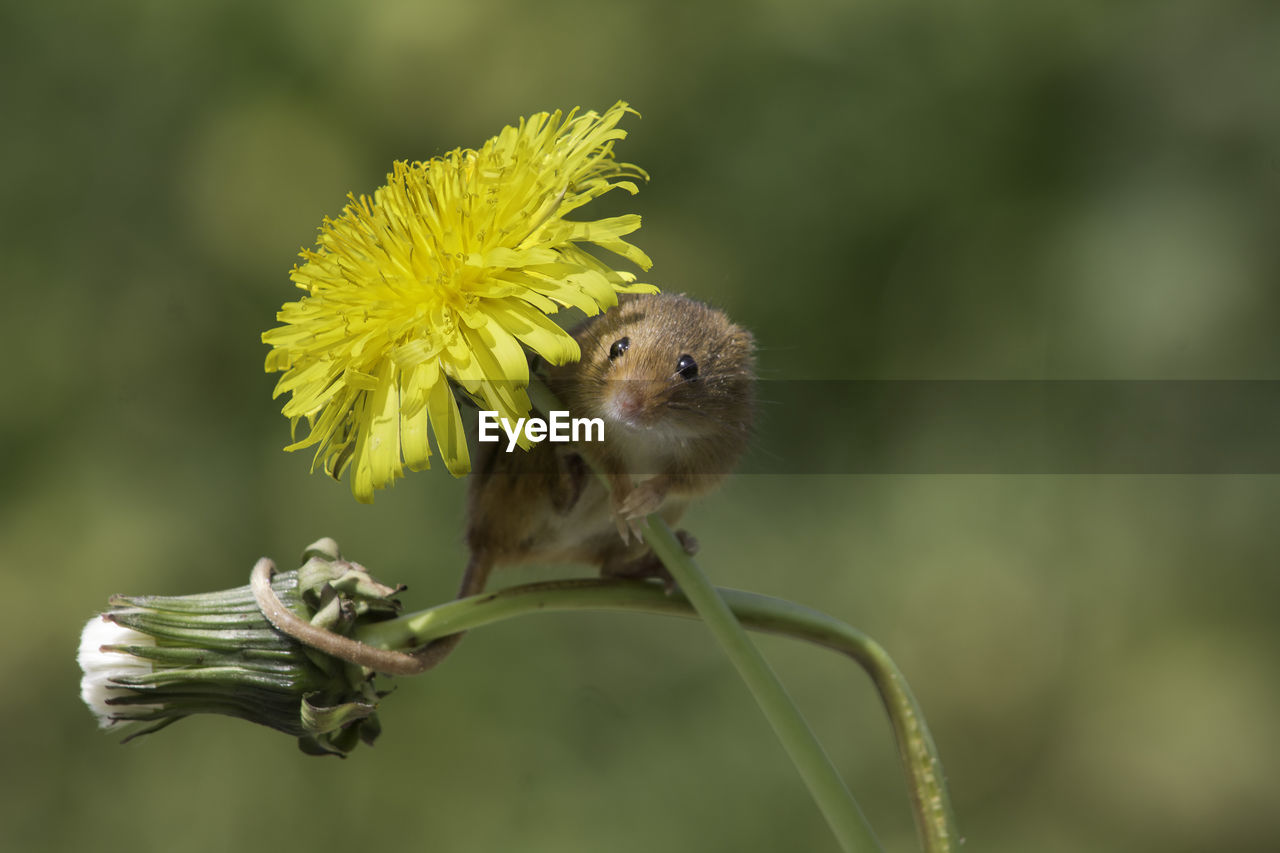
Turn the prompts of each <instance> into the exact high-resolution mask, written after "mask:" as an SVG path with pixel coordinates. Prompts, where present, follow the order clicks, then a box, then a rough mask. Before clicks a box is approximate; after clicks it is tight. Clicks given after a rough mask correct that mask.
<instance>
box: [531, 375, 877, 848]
mask: <svg viewBox="0 0 1280 853" xmlns="http://www.w3.org/2000/svg"><path fill="white" fill-rule="evenodd" d="M528 390H529V397H530V399H531V400H532V401H533V403H534V405H535V406H537V407H538V408H540V409H541V410H542V411H551V410H554V409H562V408H564V407H563V406H562V405H561V404H560V402H559V400H557V399H556V397H555V394H553V393H552V391H551V389H550V388H548V387H547V386H546V384H545V383H543V382H538V381H535V382H531V383H530V384H529V389H528ZM584 458H586V457H584ZM589 461H590V460H588V462H589ZM596 475H597V476H599V477H600V478H601V480H602V481H603V482H604V483H605V488H606V489H607V488H609V482H608V478H607V477H605V476H603V472H601V471H596ZM639 528H640V533H641V535H642V536H643V537H644V541H645V544H647V545H648V546H649V547H650V549H652V550H653V553H654V554H656V555H657V557H658V559H660V560H661V561H662V563H663V565H664V566H666V568H667V571H669V572H670V573H671V577H672V578H674V579H675V582H676V583H677V584H679V586H680V589H681V591H683V593H684V594H685V595H686V596H687V597H688V599H689V604H691V605H692V606H693V609H694V610H695V611H696V612H697V614H698V615H699V616H701V617H702V621H703V622H705V623H706V625H707V628H709V629H710V630H711V634H712V636H713V637H715V639H716V642H718V643H719V644H720V648H722V649H723V650H724V653H725V655H726V656H728V658H729V661H730V662H731V663H732V664H733V666H734V668H735V669H737V670H738V675H739V676H741V677H742V680H743V681H744V682H745V683H746V685H747V689H748V690H750V691H751V695H752V696H753V697H754V698H755V700H756V704H757V705H759V706H760V710H761V711H762V712H763V713H764V715H765V718H766V719H767V720H768V721H769V725H770V726H772V727H773V731H774V734H776V735H777V736H778V740H779V741H781V742H782V747H783V749H785V750H786V751H787V756H788V757H789V758H790V759H791V763H792V764H794V765H795V767H796V770H797V771H799V773H800V776H801V778H802V779H803V780H804V783H805V785H806V786H807V787H808V788H809V793H810V795H811V796H812V797H813V799H814V802H816V803H817V804H818V808H819V809H820V810H821V811H822V815H823V817H825V818H826V820H827V825H828V826H830V827H831V831H832V832H833V833H834V834H835V836H836V839H837V840H838V841H839V843H840V847H841V848H842V849H843V850H844V851H845V853H857V852H858V851H870V850H880V849H881V847H880V842H879V841H877V840H876V837H875V834H874V833H873V832H872V831H871V825H870V824H869V823H867V819H866V817H865V816H864V815H863V814H862V810H861V809H860V808H858V801H857V800H855V799H854V798H853V794H851V793H850V792H849V788H848V787H847V786H846V785H845V784H844V780H843V779H841V778H840V774H839V773H838V772H837V771H836V768H835V765H833V764H832V763H831V759H830V758H829V757H828V756H827V754H826V752H825V751H824V750H823V748H822V744H821V743H819V742H818V739H817V737H815V736H814V734H813V730H812V729H810V728H809V724H808V723H807V722H806V721H805V719H804V716H803V715H801V713H800V709H798V708H797V707H796V705H795V703H794V702H792V701H791V697H790V696H788V695H787V691H786V688H784V687H783V686H782V682H781V681H779V680H778V676H777V675H775V674H774V672H773V669H772V668H770V666H769V663H768V661H766V660H765V659H764V656H763V655H761V654H760V650H759V649H757V648H756V647H755V645H754V644H753V643H752V642H751V638H750V637H748V636H747V632H746V631H744V630H743V628H742V626H741V625H740V624H738V620H737V618H736V617H735V616H734V615H733V611H732V610H730V609H729V607H728V605H726V604H725V602H724V600H723V599H722V598H721V597H720V595H719V593H718V592H717V590H716V588H715V587H714V586H712V584H711V581H710V580H708V579H707V576H706V575H705V574H703V573H702V570H701V569H700V568H698V564H697V563H695V562H694V561H693V558H691V557H690V556H689V555H688V554H686V553H685V551H684V548H683V547H682V546H681V545H680V543H679V542H678V541H677V540H676V538H675V535H674V534H673V533H672V532H671V529H670V528H669V527H667V523H666V522H665V521H663V520H662V519H661V518H659V517H657V516H656V515H651V516H649V517H648V518H646V519H644V520H643V521H642V522H640V524H639Z"/></svg>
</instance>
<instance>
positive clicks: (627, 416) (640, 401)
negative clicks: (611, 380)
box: [609, 380, 652, 426]
mask: <svg viewBox="0 0 1280 853" xmlns="http://www.w3.org/2000/svg"><path fill="white" fill-rule="evenodd" d="M651 393H652V391H651V390H650V389H648V388H647V387H646V384H645V383H644V382H637V381H634V380H633V381H620V382H618V383H616V387H615V388H614V389H613V394H612V399H611V400H610V405H609V409H610V412H609V413H610V414H611V415H612V416H613V417H614V418H615V419H616V420H619V421H622V422H623V423H625V424H629V425H630V426H644V425H645V413H646V411H647V410H648V406H649V403H648V398H649V396H650V394H651Z"/></svg>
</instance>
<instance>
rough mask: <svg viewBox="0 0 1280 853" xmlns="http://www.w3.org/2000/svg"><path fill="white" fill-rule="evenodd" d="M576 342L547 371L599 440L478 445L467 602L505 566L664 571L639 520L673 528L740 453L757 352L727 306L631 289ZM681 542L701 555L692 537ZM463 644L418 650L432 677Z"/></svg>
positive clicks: (453, 638) (610, 572)
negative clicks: (594, 425)
mask: <svg viewBox="0 0 1280 853" xmlns="http://www.w3.org/2000/svg"><path fill="white" fill-rule="evenodd" d="M572 334H573V337H574V339H575V340H576V341H577V342H578V345H579V346H580V347H581V350H582V356H581V359H580V360H579V361H577V362H574V363H571V364H565V365H562V366H558V367H549V368H545V369H544V371H543V373H544V377H545V380H546V383H547V385H548V387H549V388H550V389H551V390H552V391H553V392H555V394H556V396H557V397H559V399H560V401H561V402H562V403H564V404H565V407H566V408H567V409H568V410H569V412H570V414H571V415H572V416H573V417H588V418H600V419H601V420H602V421H603V423H604V429H603V440H602V441H596V442H586V441H580V442H578V443H577V444H556V443H552V442H542V443H538V444H533V445H532V446H531V448H530V449H529V450H528V451H524V452H522V451H519V450H516V451H514V452H508V451H507V450H506V448H505V447H503V446H501V445H497V444H484V445H480V447H481V452H480V454H479V458H478V460H477V465H476V467H475V469H474V471H473V473H472V475H471V477H472V481H471V488H470V494H469V498H468V512H467V515H468V520H467V530H466V539H467V545H468V546H469V548H470V551H471V558H470V561H469V562H468V565H467V570H466V573H465V575H464V576H463V580H462V586H461V589H460V590H459V593H458V595H459V597H460V598H461V597H465V596H469V595H475V594H477V593H479V592H481V591H483V590H484V587H485V584H486V582H487V581H488V577H489V573H490V571H491V570H492V569H493V568H494V567H496V566H501V565H513V564H520V563H529V562H578V563H587V564H590V565H596V566H599V567H600V569H601V573H602V574H604V575H607V576H613V577H655V576H657V577H662V576H665V570H663V569H662V566H661V563H660V562H659V561H658V560H657V558H656V557H655V556H654V555H653V554H652V553H651V552H650V551H649V549H648V547H647V546H646V545H645V544H644V543H643V542H642V541H641V540H640V537H639V535H638V532H637V531H636V529H635V524H636V523H637V522H638V521H639V520H640V519H642V518H643V517H645V516H647V515H649V514H651V513H655V512H656V513H658V514H659V515H660V516H661V517H662V518H663V519H665V520H666V521H667V522H669V523H672V524H674V523H675V522H676V521H677V520H678V519H679V518H680V516H681V514H682V513H683V512H684V509H685V507H686V505H687V504H688V502H689V501H690V500H691V499H692V498H695V497H698V496H699V495H702V494H706V493H707V492H709V491H711V490H712V489H714V488H715V487H716V486H717V485H719V483H720V481H721V480H723V479H724V477H725V476H726V475H727V474H728V473H729V472H730V471H731V470H732V469H733V467H734V466H735V465H736V464H737V463H738V460H739V459H740V458H741V456H742V454H743V452H744V451H745V450H746V447H747V442H748V439H749V437H750V434H751V422H752V415H753V409H754V387H755V373H754V366H755V358H754V349H755V344H754V340H753V339H752V336H751V333H750V332H748V331H747V330H746V329H743V328H742V327H741V326H737V325H735V324H734V323H733V322H731V321H730V320H729V318H728V317H726V316H725V314H724V313H723V312H721V311H719V310H717V309H714V308H711V307H709V306H707V305H704V304H702V303H701V302H697V301H695V300H693V299H690V298H688V297H686V296H681V295H676V294H666V293H661V294H651V295H624V296H622V297H620V299H619V304H618V307H617V308H615V309H612V310H610V311H607V312H605V313H603V314H600V315H598V316H595V317H591V318H588V319H587V320H586V321H585V322H583V323H582V324H581V325H579V326H578V327H577V328H575V329H574V330H573V331H572ZM592 467H594V468H595V469H596V470H598V471H599V472H600V473H601V474H603V475H604V477H605V478H606V479H607V480H608V482H609V485H610V490H611V491H610V490H606V489H605V487H604V485H603V484H602V483H601V482H600V480H599V478H597V477H596V476H595V475H594V474H593V473H592V470H591V468H592ZM677 535H679V536H680V538H681V541H682V543H683V544H684V546H685V548H686V550H688V551H689V552H690V553H693V551H694V550H695V549H696V543H695V542H694V540H693V538H692V537H690V536H688V535H687V534H686V533H684V531H680V532H679V533H678V534H677ZM461 637H462V634H453V635H450V636H448V637H442V638H440V639H438V640H435V641H433V642H432V643H429V644H428V645H426V646H424V647H422V648H421V649H418V650H417V651H416V652H414V654H415V655H416V656H417V657H418V659H419V660H420V661H421V663H422V664H423V669H424V670H425V669H429V668H430V667H432V666H434V665H435V664H436V663H438V662H439V661H440V660H442V659H443V658H444V656H445V655H447V654H448V653H449V652H450V651H451V650H452V649H453V647H454V646H455V645H456V644H457V642H458V640H460V639H461Z"/></svg>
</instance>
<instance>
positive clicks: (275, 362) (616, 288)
mask: <svg viewBox="0 0 1280 853" xmlns="http://www.w3.org/2000/svg"><path fill="white" fill-rule="evenodd" d="M627 112H628V108H627V105H626V104H625V103H622V102H619V103H617V104H615V105H614V106H613V107H611V108H610V109H608V110H606V111H605V113H604V114H603V115H600V114H597V113H595V112H585V113H582V114H577V113H576V111H571V112H569V113H568V114H567V115H563V114H561V113H560V112H559V111H557V112H555V113H550V114H548V113H538V114H536V115H533V116H530V117H529V118H527V119H522V120H521V121H520V123H519V126H518V127H506V128H503V130H502V132H501V133H499V134H498V135H497V136H495V137H494V138H493V139H490V140H489V141H488V142H486V143H485V144H484V145H483V146H481V147H480V148H479V149H478V150H472V149H458V150H456V151H452V152H450V153H448V154H445V155H443V156H441V157H437V158H435V159H432V160H430V161H428V162H425V163H423V162H413V163H410V162H404V161H397V162H396V163H395V164H393V167H392V171H391V174H389V175H388V176H387V184H386V186H383V187H381V188H379V189H378V190H376V191H375V192H374V194H373V196H372V197H369V196H365V195H361V196H360V197H359V198H356V197H355V196H350V197H349V198H350V203H349V204H347V206H346V207H345V208H344V209H343V211H342V214H341V215H340V216H339V217H338V218H337V219H326V220H325V222H324V224H323V225H322V226H321V228H320V236H319V238H318V240H317V246H316V248H315V249H309V250H305V251H303V252H302V253H301V257H302V259H303V262H302V263H301V264H300V265H298V266H296V267H294V269H293V272H292V274H291V278H292V279H293V281H294V283H295V284H296V285H297V286H298V287H299V288H301V289H302V290H303V291H305V292H306V295H305V296H303V297H302V298H301V299H299V300H298V301H297V302H289V303H286V304H285V305H284V307H283V308H282V310H281V311H280V312H279V313H278V314H277V319H278V320H279V321H280V322H281V324H282V325H280V326H278V327H277V328H274V329H271V330H270V331H268V332H265V333H264V334H263V336H262V340H263V342H264V343H267V344H270V345H271V346H272V347H273V349H272V350H271V352H270V353H269V354H268V355H267V361H266V369H267V370H268V371H269V372H270V371H283V373H284V375H283V376H282V377H281V378H280V381H279V382H278V383H277V385H276V390H275V394H276V396H279V395H281V394H284V393H289V394H291V395H292V396H291V398H290V400H289V401H288V403H286V405H285V406H284V409H283V411H284V414H285V415H286V416H288V417H289V418H290V419H291V421H292V423H293V426H294V429H295V430H296V428H297V425H298V423H299V421H300V420H303V419H305V420H306V421H307V423H308V425H309V433H308V435H307V436H306V437H305V438H303V439H302V440H299V441H296V442H295V443H293V444H291V445H289V446H288V447H287V448H286V449H287V450H296V449H300V448H303V447H310V446H315V447H316V456H315V462H316V464H320V463H323V465H324V468H325V470H326V471H327V472H328V473H329V474H330V475H332V476H334V477H340V476H341V475H342V473H343V471H344V470H346V469H347V468H348V466H350V467H351V468H352V475H351V489H352V491H353V492H354V493H355V496H356V498H357V499H358V500H360V501H363V502H369V501H372V500H373V492H374V490H375V489H379V488H382V487H385V486H387V485H390V484H391V483H392V481H393V480H394V479H395V478H396V477H399V476H401V475H402V474H403V467H404V466H405V465H407V466H408V467H409V469H410V470H421V469H423V468H427V467H429V465H430V462H429V460H430V457H431V450H430V448H429V447H428V431H430V432H431V433H432V434H433V435H434V436H435V445H436V448H437V450H438V451H439V452H440V455H441V456H442V457H443V460H444V463H445V466H446V467H447V468H448V469H449V470H450V471H451V472H452V473H453V474H455V475H461V474H464V473H466V472H467V471H468V470H470V459H469V454H468V452H467V445H466V440H465V438H464V435H463V429H462V422H461V415H460V413H459V410H458V406H457V403H456V401H455V400H454V397H453V392H452V388H451V385H450V383H451V382H452V383H453V384H454V385H456V387H458V388H460V389H462V391H464V392H465V393H466V394H467V395H468V396H470V397H471V398H472V399H473V400H475V401H476V402H477V403H478V404H480V405H481V406H482V407H483V408H485V409H489V410H494V411H497V412H499V413H500V414H501V416H503V417H508V418H512V419H514V418H518V417H523V416H524V415H526V414H527V413H528V411H529V408H530V405H529V398H528V395H527V393H526V392H525V387H526V386H527V384H528V381H529V369H528V363H527V361H526V355H525V350H524V348H525V347H527V348H528V349H529V350H532V351H533V352H535V353H537V354H538V355H540V356H542V357H543V358H545V359H546V360H547V361H549V362H551V363H552V364H564V363H566V362H569V361H574V360H576V359H577V358H578V356H579V352H578V347H577V344H576V343H575V342H574V340H573V338H572V337H570V336H569V334H568V333H567V332H565V331H564V330H563V329H561V328H560V327H559V326H557V325H556V324H555V323H553V322H552V321H551V320H550V319H549V318H548V316H547V315H548V314H551V313H554V312H555V311H557V310H558V309H559V308H560V307H561V306H568V307H574V308H579V309H581V310H582V311H584V312H585V313H587V314H589V315H590V314H596V313H598V312H599V311H601V310H604V309H607V308H610V307H612V306H613V305H615V304H617V293H619V292H629V291H639V292H649V291H652V290H654V288H652V287H650V286H648V285H640V284H635V283H634V276H633V275H631V274H630V273H627V272H620V271H618V270H614V269H612V268H611V267H609V266H608V265H606V264H605V263H604V262H603V261H601V260H600V259H599V258H597V257H595V256H594V255H593V254H591V253H590V252H588V251H587V250H586V248H585V245H587V244H592V245H595V246H598V247H600V248H604V249H607V250H609V251H611V252H613V253H615V254H617V255H620V256H621V257H623V258H625V259H626V260H629V261H631V262H633V263H635V264H636V265H637V266H639V267H640V268H642V269H648V268H649V266H650V261H649V258H648V256H646V255H645V254H644V252H642V251H640V249H638V248H636V247H635V246H634V245H632V244H631V243H628V242H627V241H626V240H624V239H623V238H624V237H625V236H626V235H627V234H630V233H631V232H632V231H635V230H636V229H637V228H639V227H640V217H639V216H637V215H634V214H630V215H625V216H617V217H612V218H608V219H600V220H596V221H572V220H569V219H566V218H565V217H566V216H567V215H568V214H569V213H570V212H572V211H574V210H576V209H577V208H579V207H581V206H582V205H584V204H586V203H587V202H589V201H591V200H592V199H594V198H596V197H597V196H600V195H603V194H604V193H606V192H609V191H610V190H612V189H615V188H622V189H625V190H626V191H627V192H629V193H632V194H634V193H635V192H637V186H636V183H635V179H644V178H646V177H647V176H646V175H645V173H644V172H643V171H642V170H641V169H640V168H638V167H636V166H634V165H631V164H628V163H619V162H617V161H615V160H614V156H613V144H614V142H615V141H617V140H619V139H622V138H624V137H625V136H626V132H625V131H623V130H621V129H620V128H619V127H618V126H617V125H618V122H619V121H620V120H621V119H622V117H623V116H624V115H625V114H626V113H627ZM522 345H523V346H522ZM295 437H296V436H295Z"/></svg>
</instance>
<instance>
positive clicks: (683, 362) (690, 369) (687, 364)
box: [676, 353, 698, 379]
mask: <svg viewBox="0 0 1280 853" xmlns="http://www.w3.org/2000/svg"><path fill="white" fill-rule="evenodd" d="M676 373H679V374H680V375H681V376H683V377H684V378H685V379H693V378H694V377H695V376H697V375H698V362H696V361H694V360H693V356H691V355H689V354H688V353H685V354H684V355H682V356H680V360H679V361H677V362H676Z"/></svg>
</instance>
